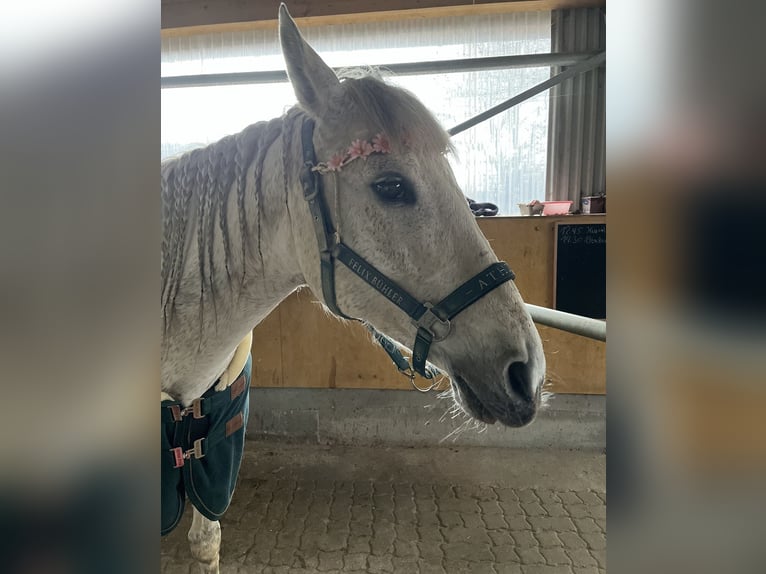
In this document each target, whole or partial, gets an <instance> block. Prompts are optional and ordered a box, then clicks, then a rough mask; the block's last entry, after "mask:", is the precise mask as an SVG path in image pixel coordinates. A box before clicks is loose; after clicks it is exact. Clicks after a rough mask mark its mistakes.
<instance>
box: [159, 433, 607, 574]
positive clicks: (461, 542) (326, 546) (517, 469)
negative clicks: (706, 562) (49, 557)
mask: <svg viewBox="0 0 766 574" xmlns="http://www.w3.org/2000/svg"><path fill="white" fill-rule="evenodd" d="M246 451H247V452H246V455H245V461H244V463H243V468H242V473H241V475H240V480H239V484H238V487H237V491H236V493H235V495H234V500H233V502H232V506H231V507H230V509H229V511H228V513H227V514H226V516H225V517H224V519H223V520H222V521H221V525H222V538H223V542H222V550H221V572H222V573H245V572H247V573H250V572H253V573H256V572H263V573H274V574H277V573H279V574H310V573H314V572H323V573H340V572H343V573H351V572H355V573H363V572H370V573H379V572H380V573H383V572H390V573H394V574H399V573H402V574H405V573H409V572H422V573H424V574H425V573H448V574H451V573H462V572H466V573H471V574H480V573H483V572H487V573H495V574H505V573H508V574H514V573H519V574H572V573H583V574H584V573H601V572H605V569H606V498H605V470H604V463H605V460H604V456H603V455H602V454H597V453H582V452H571V451H554V452H551V451H545V452H542V451H534V450H511V449H493V448H478V447H444V446H439V447H434V448H428V449H423V448H391V447H389V448H387V447H378V448H374V447H326V446H316V445H287V444H280V443H263V442H258V441H250V442H248V445H247V449H246ZM190 523H191V512H190V511H189V510H188V509H187V512H186V515H185V517H184V520H183V521H182V523H181V524H180V525H179V527H178V528H176V530H175V531H174V532H173V533H171V534H170V535H168V536H166V537H165V538H164V539H163V541H162V547H161V548H162V553H161V568H162V572H163V573H167V574H170V573H176V572H190V571H192V572H193V571H194V570H193V569H191V566H192V560H191V556H190V553H189V549H188V545H187V542H186V531H187V530H188V528H189V525H190Z"/></svg>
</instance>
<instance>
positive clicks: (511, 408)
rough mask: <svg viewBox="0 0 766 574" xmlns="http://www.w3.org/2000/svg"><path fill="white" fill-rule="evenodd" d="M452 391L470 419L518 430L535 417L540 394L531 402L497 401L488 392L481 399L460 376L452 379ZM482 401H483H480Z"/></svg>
mask: <svg viewBox="0 0 766 574" xmlns="http://www.w3.org/2000/svg"><path fill="white" fill-rule="evenodd" d="M452 381H453V383H452V389H453V392H454V396H455V400H456V401H457V403H458V405H460V408H462V409H463V411H464V412H465V413H466V414H467V415H468V416H470V417H472V418H474V419H476V420H479V421H481V422H483V423H486V424H490V425H491V424H494V423H495V422H500V424H502V425H504V426H508V427H512V428H520V427H524V426H527V425H528V424H530V423H531V422H532V421H533V420H534V419H535V416H536V415H537V409H538V406H539V404H540V393H539V392H538V393H537V394H536V396H535V397H534V398H533V399H532V400H531V401H519V400H511V399H510V398H507V397H506V398H504V400H502V401H497V400H495V399H494V397H492V396H484V395H488V394H489V393H488V392H484V393H482V398H480V397H479V394H478V393H477V392H476V391H474V389H473V388H472V387H471V385H469V384H468V382H467V381H466V380H465V379H464V378H463V377H461V376H459V375H457V376H455V377H453V379H452ZM482 399H483V400H482Z"/></svg>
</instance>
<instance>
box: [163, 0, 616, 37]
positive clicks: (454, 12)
mask: <svg viewBox="0 0 766 574" xmlns="http://www.w3.org/2000/svg"><path fill="white" fill-rule="evenodd" d="M281 1H282V0H258V1H257V2H256V1H253V2H243V1H242V0H161V2H162V13H161V18H162V29H163V30H164V31H166V30H179V31H180V30H182V29H184V28H197V29H196V30H193V32H195V33H198V32H211V31H224V30H229V31H231V30H233V29H241V28H240V27H241V26H242V25H244V26H245V27H246V28H248V27H263V26H264V25H266V26H268V27H276V19H277V11H278V9H279V4H280V3H281ZM286 3H287V6H288V9H289V10H290V13H291V14H292V16H293V17H294V18H296V19H298V24H299V25H300V26H311V25H314V26H317V25H321V26H324V25H331V24H348V23H352V22H365V21H366V22H370V21H381V20H390V19H397V20H400V19H406V18H428V17H440V16H460V15H465V14H498V13H503V12H533V11H536V10H561V9H564V8H579V7H584V6H603V5H605V0H387V1H386V2H381V1H380V0H334V1H332V2H326V1H324V0H322V1H320V0H288V1H287V2H286ZM232 26H233V27H232ZM205 27H207V28H205ZM211 27H212V28H211Z"/></svg>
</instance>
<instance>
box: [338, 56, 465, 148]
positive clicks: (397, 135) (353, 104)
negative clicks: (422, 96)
mask: <svg viewBox="0 0 766 574" xmlns="http://www.w3.org/2000/svg"><path fill="white" fill-rule="evenodd" d="M341 78H342V81H341V85H340V90H339V94H338V97H337V98H336V99H335V101H334V102H333V106H332V110H331V114H332V115H333V116H335V117H336V118H337V119H338V120H340V121H341V122H343V121H344V119H347V118H348V114H354V115H355V116H358V117H359V118H361V119H362V120H363V121H364V122H365V123H368V124H369V125H370V126H371V127H372V129H373V130H375V131H380V132H383V133H385V134H386V135H387V136H388V138H389V140H390V141H391V142H392V143H393V144H394V145H395V146H403V147H406V148H409V149H420V150H423V151H425V152H426V153H436V154H439V153H445V152H451V151H453V147H452V143H451V141H450V137H449V134H448V133H447V132H446V130H445V129H444V128H443V127H442V126H441V125H440V124H439V122H438V121H437V120H436V118H435V117H434V115H433V114H432V113H431V112H430V111H429V110H428V109H427V108H426V107H425V106H424V105H423V104H422V103H421V102H420V100H418V99H417V98H416V97H415V96H414V95H413V94H412V93H410V92H409V91H407V90H405V89H404V88H400V87H397V86H393V85H391V84H389V83H387V82H385V81H384V80H383V78H382V77H381V76H380V73H379V72H378V71H377V70H375V69H370V68H362V69H356V68H355V69H350V70H343V71H342V72H341Z"/></svg>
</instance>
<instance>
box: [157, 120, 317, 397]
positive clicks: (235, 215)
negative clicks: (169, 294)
mask: <svg viewBox="0 0 766 574" xmlns="http://www.w3.org/2000/svg"><path fill="white" fill-rule="evenodd" d="M295 119H296V113H295V112H291V113H290V114H288V115H287V117H286V118H281V119H277V120H272V121H271V122H269V123H268V124H261V125H260V126H258V125H256V126H251V127H250V128H247V129H245V130H244V131H243V132H241V133H240V134H238V135H236V136H233V137H232V138H231V139H229V140H228V141H227V142H222V143H221V147H219V148H213V149H210V150H207V151H208V152H213V154H214V155H213V156H211V157H220V155H221V153H226V152H227V151H228V152H229V153H230V155H231V157H233V158H235V159H234V161H233V163H235V164H236V168H235V169H233V170H224V171H229V173H228V174H227V173H223V174H217V176H218V177H220V180H221V181H222V182H223V184H224V185H227V184H228V182H230V183H231V186H232V187H231V192H230V193H229V195H228V198H227V199H226V201H225V203H224V204H223V205H220V206H219V207H218V210H219V211H220V210H225V214H226V220H227V221H228V224H227V225H226V226H224V227H225V229H226V231H227V233H226V236H227V238H228V244H229V245H228V247H227V246H226V241H224V235H223V233H222V232H221V229H220V227H219V226H218V224H217V221H216V222H214V223H208V224H205V223H204V218H203V219H198V217H202V216H200V215H199V214H204V213H205V209H206V208H205V207H204V205H203V204H204V203H205V200H204V195H203V194H202V193H200V194H198V195H195V196H193V197H192V200H191V201H192V204H193V205H196V206H197V207H196V210H192V211H190V212H189V213H190V214H191V215H192V217H191V218H190V219H192V220H193V221H191V225H193V227H194V230H193V232H192V233H190V234H189V237H188V241H187V244H188V246H187V249H186V253H187V258H186V261H185V263H184V266H183V267H184V268H183V275H182V277H181V279H180V281H179V282H178V286H179V287H178V292H177V293H176V295H175V297H174V298H173V301H172V305H171V308H172V315H171V317H172V318H171V319H170V320H169V321H167V319H166V321H167V323H166V325H167V326H168V327H169V328H168V330H167V332H166V333H165V335H164V340H163V364H162V371H163V372H162V376H163V390H165V391H167V392H169V393H170V394H171V395H173V396H175V397H176V398H178V399H179V400H184V398H185V397H191V398H194V397H196V396H199V394H201V392H204V390H205V389H206V388H207V387H209V385H210V384H212V382H213V381H215V380H216V379H217V378H218V376H220V374H221V373H222V372H223V370H224V369H225V368H226V367H227V362H228V360H229V358H230V355H231V353H232V352H233V350H234V348H235V347H236V346H237V344H238V343H239V342H240V341H241V340H242V338H244V336H245V335H246V334H247V333H248V332H249V331H250V330H252V328H253V327H254V326H255V325H257V324H258V323H260V322H261V321H262V320H263V319H264V318H265V317H266V316H267V315H268V314H269V312H271V310H273V309H274V308H275V307H276V306H277V304H278V303H279V302H280V301H281V300H283V299H284V298H285V297H287V295H289V294H290V293H291V292H292V291H294V290H295V289H296V288H298V287H300V286H301V285H303V284H305V279H304V278H303V274H302V272H301V269H300V265H299V262H298V259H297V257H296V250H295V241H294V238H293V231H292V222H291V219H290V214H289V210H288V199H289V198H288V195H289V194H290V193H294V192H295V188H296V183H297V181H298V173H299V170H300V167H301V160H300V157H301V156H300V151H299V149H298V150H297V151H295V149H294V148H296V146H300V140H299V136H298V137H295V135H294V132H295V129H296V128H295V124H296V123H297V122H295V121H294V120H295ZM298 129H299V128H298ZM202 153H205V151H204V150H203V151H202ZM215 154H218V155H217V156H216V155H215ZM199 157H200V159H204V156H202V155H200V156H199ZM230 163H232V162H230ZM285 174H288V176H287V177H286V175H285ZM204 179H205V178H204V177H202V176H197V181H198V182H199V181H202V180H204ZM290 190H292V191H290ZM208 208H209V206H208ZM195 213H196V215H194V214H195ZM212 213H215V209H214V210H212ZM217 217H218V216H217V215H215V216H214V219H216V220H217ZM200 221H202V222H203V223H202V224H200ZM206 230H207V232H206ZM200 233H206V235H205V236H204V237H203V238H200ZM211 259H212V262H211ZM166 316H167V311H166ZM188 365H191V367H188Z"/></svg>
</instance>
